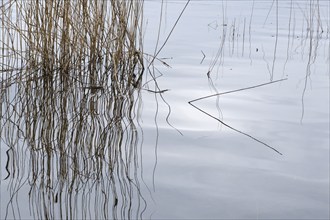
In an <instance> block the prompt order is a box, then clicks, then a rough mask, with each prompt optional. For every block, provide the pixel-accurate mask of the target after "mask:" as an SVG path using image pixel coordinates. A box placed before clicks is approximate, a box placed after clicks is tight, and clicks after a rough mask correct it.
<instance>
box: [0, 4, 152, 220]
mask: <svg viewBox="0 0 330 220" xmlns="http://www.w3.org/2000/svg"><path fill="white" fill-rule="evenodd" d="M56 2H57V3H56ZM14 6H15V7H14ZM6 7H7V8H6ZM141 7H142V3H141V2H139V1H110V2H109V1H97V0H96V1H84V0H77V1H64V0H63V1H51V2H48V1H46V0H45V1H40V2H39V1H35V2H34V1H15V2H10V3H9V4H7V5H5V7H3V8H1V10H2V11H3V12H4V15H3V16H2V22H3V23H4V24H5V28H2V29H1V32H2V33H3V36H4V37H3V39H2V50H3V51H4V50H7V52H4V53H3V54H4V56H2V57H1V59H2V60H1V62H2V67H1V68H2V69H1V72H2V78H1V84H0V85H1V96H0V99H1V112H0V113H1V124H0V125H1V126H0V129H1V130H0V132H1V138H2V142H3V143H4V144H6V145H7V146H8V150H7V152H6V153H7V164H6V167H5V168H6V170H7V172H8V176H7V177H6V179H7V181H9V193H10V196H11V199H10V201H9V202H8V206H7V214H6V217H14V218H20V217H23V216H20V215H19V214H20V207H18V206H16V203H17V200H19V199H20V198H22V195H20V196H19V195H18V192H19V190H20V188H21V187H22V186H23V185H24V183H25V182H28V183H29V186H30V190H29V193H28V195H29V204H30V211H31V213H32V215H33V217H34V218H36V219H44V218H45V219H57V218H61V219H76V218H84V219H86V218H87V219H89V218H96V219H99V218H104V219H108V218H114V219H117V218H125V219H127V218H142V213H143V211H144V209H145V208H146V202H145V200H144V199H143V197H142V194H141V192H140V183H139V179H140V175H141V174H139V170H140V168H139V167H141V166H140V163H141V161H140V159H139V151H138V148H139V146H140V143H139V134H138V129H137V127H136V123H137V112H138V100H139V99H138V97H139V90H140V89H139V88H140V80H141V76H142V73H143V71H144V70H143V63H142V58H141V54H142V53H141V52H140V51H139V49H138V47H139V39H140V36H139V31H138V29H139V28H140V20H141V16H140V13H141V10H142V8H141ZM12 9H15V10H17V13H16V15H15V16H13V15H12V14H11V13H12V11H13V10H12ZM90 13H91V14H90ZM15 21H16V22H15ZM12 37H13V38H12ZM5 53H6V54H5ZM5 55H6V56H5ZM24 217H26V216H24Z"/></svg>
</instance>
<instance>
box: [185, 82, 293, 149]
mask: <svg viewBox="0 0 330 220" xmlns="http://www.w3.org/2000/svg"><path fill="white" fill-rule="evenodd" d="M284 80H287V78H285V79H280V80H275V81H271V82H267V83H262V84H258V85H255V86H250V87H245V88H241V89H235V90H231V91H227V92H221V93H216V94H212V95H208V96H203V97H200V98H197V99H193V100H191V101H189V102H188V103H189V105H191V106H193V107H194V108H196V109H197V110H198V111H200V112H202V113H203V114H205V115H207V116H209V117H211V118H213V119H215V120H217V121H218V122H220V123H221V124H222V125H224V126H225V127H227V128H229V129H231V130H233V131H236V132H238V133H240V134H242V135H244V136H247V137H249V138H251V139H252V140H254V141H257V142H258V143H260V144H262V145H264V146H266V147H268V148H270V149H271V150H273V151H275V152H276V153H278V154H280V155H283V154H282V153H281V152H279V151H278V150H276V149H275V148H274V147H272V146H270V145H269V144H266V143H265V142H263V141H261V140H259V139H257V138H255V137H253V136H252V135H250V134H247V133H245V132H243V131H241V130H238V129H236V128H234V127H232V126H230V125H229V124H227V123H225V122H223V121H222V120H220V119H219V118H217V117H215V116H213V115H211V114H210V113H208V112H206V111H204V110H203V109H201V108H199V107H197V106H196V105H194V104H193V102H197V101H200V100H203V99H208V98H211V97H215V96H221V95H225V94H230V93H235V92H240V91H244V90H249V89H254V88H258V87H262V86H266V85H269V84H273V83H277V82H281V81H284Z"/></svg>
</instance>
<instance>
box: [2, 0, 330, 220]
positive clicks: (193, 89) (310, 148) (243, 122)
mask: <svg viewBox="0 0 330 220" xmlns="http://www.w3.org/2000/svg"><path fill="white" fill-rule="evenodd" d="M185 3H186V2H185V1H166V2H165V3H164V4H163V5H162V4H161V2H160V1H145V11H144V16H145V18H144V23H145V27H144V28H145V29H144V32H145V39H144V52H145V53H146V54H154V51H155V45H157V33H158V31H159V34H160V37H159V42H158V49H159V48H160V47H161V46H162V44H163V43H164V42H165V40H166V38H167V36H168V34H169V33H170V32H171V29H172V27H173V25H174V24H175V22H176V19H177V18H178V17H179V15H180V13H181V11H182V9H183V8H184V6H185ZM329 8H330V3H329V2H328V1H298V0H293V1H289V0H288V1H274V2H273V1H259V0H255V1H248V0H246V1H225V0H224V1H207V0H205V1H191V2H190V4H189V5H188V7H187V8H186V10H185V11H184V13H183V15H182V17H181V19H180V20H179V22H178V24H177V26H176V27H175V29H174V31H173V32H172V34H171V36H170V38H169V39H168V41H167V43H166V45H165V47H164V48H163V49H162V50H161V52H160V53H159V55H158V58H160V60H156V61H155V65H154V66H151V67H150V69H151V70H152V71H151V73H150V74H155V76H156V77H157V83H158V86H159V88H160V90H166V91H164V92H163V93H160V94H159V93H156V94H155V93H152V92H150V91H147V89H149V90H154V87H155V85H154V83H153V81H149V80H151V76H150V74H146V75H145V78H144V82H145V84H144V90H142V92H141V97H140V98H141V102H140V106H139V108H140V116H139V126H138V129H137V132H138V135H137V136H138V138H137V140H138V147H137V151H138V153H137V155H138V156H137V157H138V159H137V161H138V165H137V166H136V170H135V174H136V176H138V177H136V178H137V179H139V181H138V182H139V186H138V187H136V185H138V184H136V182H134V181H132V180H131V179H130V178H129V177H127V178H128V179H127V180H122V179H121V178H120V177H118V179H116V180H113V182H114V183H113V184H114V185H115V183H118V184H117V185H118V187H117V191H116V193H117V194H119V195H125V196H123V198H127V200H124V201H120V199H119V200H117V199H113V200H111V201H112V204H114V205H113V206H111V205H109V206H107V205H108V204H107V202H105V201H106V200H107V198H113V195H112V192H114V191H111V190H109V188H111V189H112V190H113V187H112V185H111V184H109V183H106V182H105V181H103V182H102V180H101V181H95V182H93V181H92V182H89V181H82V183H80V185H79V187H77V188H79V189H81V188H83V190H82V191H79V190H76V191H75V192H76V194H75V193H74V192H73V194H72V190H71V191H70V192H71V194H70V196H72V198H71V197H70V196H67V197H70V199H67V200H66V202H67V203H66V204H64V205H63V204H61V205H59V202H57V201H58V199H57V194H56V196H54V198H56V201H55V200H54V201H55V202H53V203H52V202H50V200H49V201H48V200H46V199H45V198H44V197H43V196H45V195H43V194H42V193H39V194H38V193H36V194H35V195H34V196H32V198H31V194H33V193H35V192H41V191H43V190H44V189H43V188H42V185H38V186H36V187H35V188H34V189H33V190H31V185H29V184H28V183H29V181H25V179H26V177H25V178H24V176H26V175H28V174H29V173H28V172H27V173H23V174H22V177H21V178H20V179H19V181H13V180H10V179H6V180H4V179H5V178H6V176H7V172H6V171H5V166H6V163H7V156H6V151H7V148H6V146H5V145H4V144H3V142H1V213H0V218H1V219H3V218H5V217H7V218H8V219H12V218H23V219H27V218H34V217H35V216H43V215H42V214H39V215H38V211H37V210H39V212H40V213H42V212H43V211H44V210H46V209H47V207H48V206H51V207H52V210H53V211H52V212H53V213H54V217H59V216H60V215H59V214H56V213H59V212H61V209H60V207H62V206H63V207H64V206H70V207H71V205H72V204H73V205H72V206H73V207H74V208H72V209H74V210H75V213H76V214H75V215H72V216H71V217H75V218H81V217H85V218H87V219H88V218H104V217H109V218H111V217H112V216H113V215H112V214H111V212H112V211H115V212H118V215H117V217H118V218H121V217H125V218H128V217H131V218H133V219H135V218H143V219H228V218H234V219H247V218H251V219H267V218H270V219H328V218H329V153H330V152H329V135H330V134H329V125H330V124H329V123H330V122H329V101H330V100H329V87H330V86H329V79H330V74H329V70H330V68H329V66H330V64H329V59H330V57H329V56H330V49H329V48H330V45H329V44H330V43H329V42H330V40H329V36H330V23H329V22H330V20H329V17H330V9H329ZM161 11H162V13H161ZM161 14H162V18H160V15H161ZM160 21H161V24H160ZM159 27H160V28H159ZM156 51H157V49H156ZM146 56H147V55H146ZM163 62H165V63H166V64H167V65H164V63H163ZM279 79H286V80H284V81H281V82H278V83H274V84H269V85H265V86H262V87H257V88H253V89H248V90H242V91H238V92H234V93H228V94H224V95H219V96H214V97H210V98H206V99H202V100H199V101H196V102H194V105H196V106H197V107H198V108H200V109H201V110H203V111H205V112H206V113H208V114H211V115H212V116H213V117H215V118H218V119H219V120H221V121H222V122H224V123H226V124H228V125H230V126H232V127H233V128H235V129H237V130H239V131H242V132H244V133H246V134H248V135H251V136H253V137H254V138H256V139H258V140H260V141H262V142H264V143H266V144H267V145H269V146H271V147H273V148H275V149H276V150H278V151H279V152H280V153H281V154H282V155H280V154H278V153H276V152H275V151H273V150H272V149H270V148H269V147H267V146H265V145H263V144H262V143H259V142H257V141H255V140H253V139H251V138H249V137H247V136H246V135H243V134H241V133H238V132H236V131H234V130H232V129H229V128H228V127H226V126H224V125H223V124H221V123H220V122H219V121H217V120H216V119H214V118H211V117H210V116H208V115H207V114H205V113H203V112H201V111H199V110H198V109H197V108H194V107H193V106H192V105H190V104H189V103H188V102H189V101H191V100H194V99H197V98H201V97H204V96H208V95H212V94H216V93H222V92H227V91H232V90H237V89H241V88H246V87H251V86H256V85H259V84H263V83H267V82H270V81H271V80H273V81H275V80H279ZM161 95H162V96H161ZM162 98H163V99H162ZM127 139H129V138H127ZM25 153H26V152H25ZM25 153H22V157H24V155H26V154H25ZM28 159H29V158H28ZM22 161H24V160H23V159H22ZM54 163H58V162H56V161H55V162H54ZM27 164H28V163H27ZM119 173H120V172H119ZM132 173H134V171H132ZM123 176H124V175H123ZM55 178H56V177H55ZM123 178H124V177H123ZM125 181H126V182H125ZM132 182H133V183H132ZM84 183H86V184H87V185H88V186H87V187H85V186H84ZM99 183H100V184H99ZM131 183H132V185H131ZM102 184H105V185H106V186H105V187H104V186H103V185H102ZM107 184H108V185H107ZM13 185H14V186H13ZM110 185H111V187H110ZM127 185H128V186H129V187H126V186H127ZM107 186H109V187H107ZM123 186H124V187H123ZM103 187H104V189H108V191H106V190H103V191H102V190H101V189H103ZM134 187H136V188H134ZM67 188H68V189H70V183H67ZM99 189H100V190H99ZM127 189H131V191H130V190H127ZM85 194H86V195H87V196H85ZM103 194H107V196H104V197H102V195H103ZM47 195H48V194H47ZM54 195H55V194H54ZM64 196H65V195H64ZM102 198H103V199H102ZM119 198H120V196H119ZM84 200H87V202H86V201H85V203H84ZM45 201H48V202H45ZM60 201H62V200H60ZM68 201H69V202H68ZM117 203H118V209H116V208H113V207H117ZM28 204H29V205H28ZM31 204H32V205H31ZM125 204H126V205H125ZM127 204H133V205H132V208H131V209H129V210H128V211H127V209H128V208H127V207H130V206H129V205H127ZM38 205H40V207H43V208H41V209H39V208H38V207H37V206H38ZM31 207H32V208H31ZM103 207H104V209H108V211H107V212H108V215H102V214H100V213H102V209H103ZM111 207H112V208H111ZM31 209H32V210H35V211H34V212H31ZM84 209H86V210H89V211H88V214H86V213H87V212H86V213H85V214H81V213H84V211H81V210H84ZM40 210H41V211H40ZM36 213H37V214H36ZM95 213H99V215H96V214H95ZM64 216H65V215H64ZM68 216H70V215H68Z"/></svg>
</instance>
